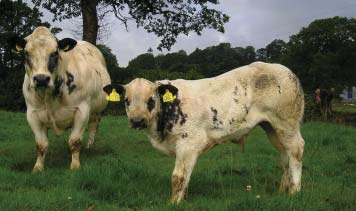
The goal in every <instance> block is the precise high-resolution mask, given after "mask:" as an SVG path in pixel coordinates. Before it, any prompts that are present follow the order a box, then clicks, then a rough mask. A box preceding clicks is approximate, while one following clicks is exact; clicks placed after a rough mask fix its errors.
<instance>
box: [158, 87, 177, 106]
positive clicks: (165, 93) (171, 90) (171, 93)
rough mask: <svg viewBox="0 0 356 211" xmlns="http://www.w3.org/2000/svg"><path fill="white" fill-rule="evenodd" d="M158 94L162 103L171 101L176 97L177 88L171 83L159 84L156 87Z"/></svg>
mask: <svg viewBox="0 0 356 211" xmlns="http://www.w3.org/2000/svg"><path fill="white" fill-rule="evenodd" d="M157 91H158V94H159V96H160V97H161V99H162V101H163V102H164V103H171V102H174V100H175V99H176V98H177V94H178V89H177V87H175V86H173V85H171V84H161V85H159V86H158V87H157Z"/></svg>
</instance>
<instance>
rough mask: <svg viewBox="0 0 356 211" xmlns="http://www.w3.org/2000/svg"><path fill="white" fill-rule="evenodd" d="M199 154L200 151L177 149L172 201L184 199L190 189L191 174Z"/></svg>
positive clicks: (177, 201) (176, 201)
mask: <svg viewBox="0 0 356 211" xmlns="http://www.w3.org/2000/svg"><path fill="white" fill-rule="evenodd" d="M188 147H189V146H188ZM198 155H199V153H198V152H197V151H194V150H182V151H179V150H177V152H176V162H175V167H174V170H173V175H172V199H171V203H177V204H178V203H179V202H180V201H181V200H182V199H184V195H185V194H186V192H187V189H188V183H189V179H190V175H191V174H192V171H193V168H194V166H195V163H196V161H197V158H198Z"/></svg>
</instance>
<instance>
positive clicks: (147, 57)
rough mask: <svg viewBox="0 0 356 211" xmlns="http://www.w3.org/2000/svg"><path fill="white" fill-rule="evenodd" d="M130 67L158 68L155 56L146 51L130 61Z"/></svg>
mask: <svg viewBox="0 0 356 211" xmlns="http://www.w3.org/2000/svg"><path fill="white" fill-rule="evenodd" d="M127 68H128V69H136V70H137V69H139V70H151V69H155V68H156V62H155V58H154V56H153V55H152V54H150V53H145V54H141V55H139V56H137V57H136V58H134V59H133V60H131V61H129V65H128V66H127Z"/></svg>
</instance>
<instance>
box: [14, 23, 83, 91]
mask: <svg viewBox="0 0 356 211" xmlns="http://www.w3.org/2000/svg"><path fill="white" fill-rule="evenodd" d="M13 42H14V47H15V49H16V50H17V51H18V52H21V53H23V55H24V58H25V69H26V74H27V76H28V77H29V79H30V86H31V87H32V88H36V89H40V88H53V86H54V77H55V75H56V74H57V69H58V63H59V60H60V59H61V55H60V54H61V52H62V51H69V50H71V49H73V48H74V47H75V45H76V44H77V41H75V40H73V39H70V38H64V39H62V40H59V41H58V40H57V38H56V37H55V36H54V35H53V34H52V33H51V32H50V30H49V29H48V28H46V27H38V28H36V29H35V30H34V31H33V32H32V34H30V35H29V36H27V37H25V38H24V39H23V38H15V39H14V40H13Z"/></svg>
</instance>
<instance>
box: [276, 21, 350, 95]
mask: <svg viewBox="0 0 356 211" xmlns="http://www.w3.org/2000/svg"><path fill="white" fill-rule="evenodd" d="M355 55H356V19H354V18H350V19H348V18H342V17H334V18H327V19H321V20H316V21H313V22H312V23H311V24H310V25H309V26H308V27H306V28H303V29H302V30H301V31H300V32H299V33H298V34H296V35H293V36H291V37H290V41H289V42H288V43H287V49H286V51H285V53H284V56H282V58H281V62H282V63H284V64H286V65H287V66H289V67H291V68H292V69H293V70H295V71H296V73H297V74H298V76H299V77H300V78H301V81H302V83H303V85H304V86H305V87H307V88H309V89H313V88H315V87H316V86H324V87H335V88H337V87H338V86H339V87H340V86H345V85H348V84H350V83H354V82H355V81H356V73H355V69H356V61H355ZM345 76H347V77H345Z"/></svg>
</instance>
